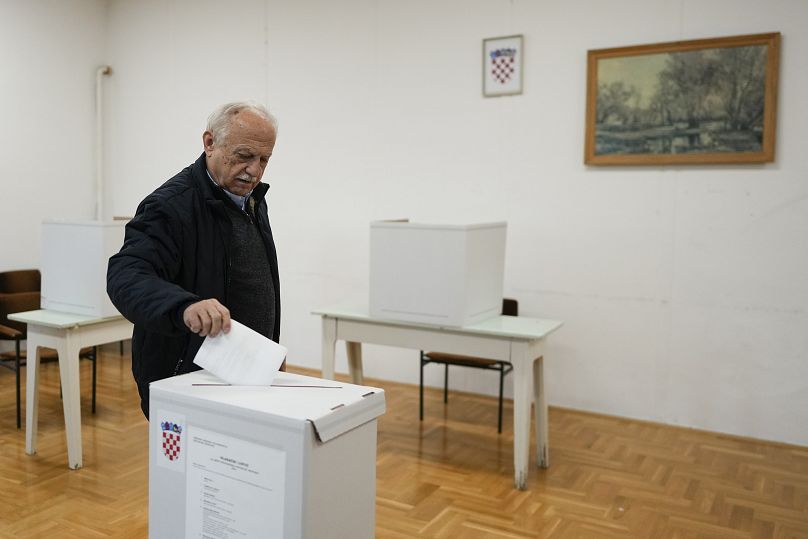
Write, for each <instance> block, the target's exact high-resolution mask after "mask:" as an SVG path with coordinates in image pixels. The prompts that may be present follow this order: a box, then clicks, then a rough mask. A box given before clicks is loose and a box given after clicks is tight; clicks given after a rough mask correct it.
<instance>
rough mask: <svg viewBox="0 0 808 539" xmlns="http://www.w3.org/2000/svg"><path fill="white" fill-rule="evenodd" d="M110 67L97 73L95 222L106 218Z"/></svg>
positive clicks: (104, 67) (100, 68)
mask: <svg viewBox="0 0 808 539" xmlns="http://www.w3.org/2000/svg"><path fill="white" fill-rule="evenodd" d="M111 74H112V68H111V67H110V66H101V67H99V68H98V69H97V70H96V72H95V220H96V221H100V220H102V219H103V218H104V214H103V211H102V210H103V205H104V116H103V112H104V107H103V104H104V99H103V97H104V94H103V86H102V79H103V77H104V75H111Z"/></svg>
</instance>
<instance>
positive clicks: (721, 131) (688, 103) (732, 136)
mask: <svg viewBox="0 0 808 539" xmlns="http://www.w3.org/2000/svg"><path fill="white" fill-rule="evenodd" d="M779 58H780V33H779V32H778V33H768V34H754V35H743V36H733V37H723V38H713V39H699V40H693V41H676V42H671V43H658V44H654V45H638V46H633V47H620V48H612V49H599V50H590V51H588V54H587V94H586V132H585V142H584V163H586V164H589V165H677V164H705V163H766V162H770V161H774V141H775V119H776V108H777V74H778V69H779Z"/></svg>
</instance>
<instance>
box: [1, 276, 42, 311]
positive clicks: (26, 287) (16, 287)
mask: <svg viewBox="0 0 808 539" xmlns="http://www.w3.org/2000/svg"><path fill="white" fill-rule="evenodd" d="M41 282H42V277H41V275H40V273H39V270H38V269H24V270H11V271H0V294H16V293H17V292H39V291H40V290H41V288H40V286H41ZM38 308H39V307H38V306H37V309H38Z"/></svg>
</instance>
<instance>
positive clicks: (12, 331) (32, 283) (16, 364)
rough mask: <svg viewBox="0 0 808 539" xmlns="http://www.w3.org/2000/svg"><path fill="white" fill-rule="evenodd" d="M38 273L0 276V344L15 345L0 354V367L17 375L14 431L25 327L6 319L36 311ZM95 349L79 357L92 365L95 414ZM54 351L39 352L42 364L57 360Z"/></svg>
mask: <svg viewBox="0 0 808 539" xmlns="http://www.w3.org/2000/svg"><path fill="white" fill-rule="evenodd" d="M40 283H41V277H40V274H39V270H35V269H32V270H14V271H5V272H0V341H14V352H2V353H0V366H2V367H6V368H7V369H11V370H13V371H14V372H15V373H16V375H17V428H18V429H19V428H21V426H22V416H21V412H20V367H23V366H25V362H26V357H27V356H26V352H25V351H21V350H20V343H21V342H22V341H24V340H26V331H27V329H28V328H27V326H26V324H23V323H21V322H15V321H14V320H9V319H8V315H9V314H12V313H19V312H24V311H33V310H36V309H39V305H40V292H39V290H40ZM96 355H97V348H96V347H93V348H83V349H82V350H81V357H83V358H87V359H90V360H92V362H93V402H92V411H93V413H95V380H96V362H95V358H96ZM57 358H58V356H57V355H56V351H55V350H51V349H47V348H45V349H41V350H40V359H41V360H42V361H53V360H55V359H57Z"/></svg>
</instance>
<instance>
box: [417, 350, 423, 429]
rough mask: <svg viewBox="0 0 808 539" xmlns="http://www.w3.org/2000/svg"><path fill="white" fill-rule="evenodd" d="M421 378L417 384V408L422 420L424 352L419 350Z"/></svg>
mask: <svg viewBox="0 0 808 539" xmlns="http://www.w3.org/2000/svg"><path fill="white" fill-rule="evenodd" d="M420 363H421V378H420V382H419V384H418V408H419V417H420V418H421V419H420V420H421V421H423V420H424V352H423V350H422V351H421V361H420Z"/></svg>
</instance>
